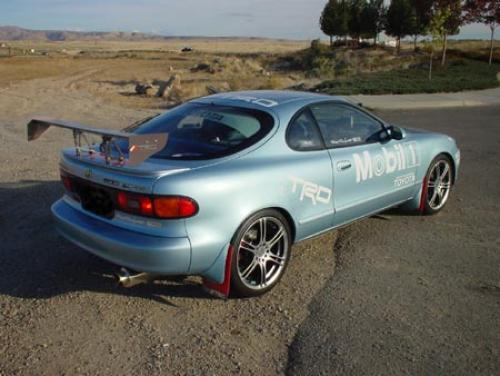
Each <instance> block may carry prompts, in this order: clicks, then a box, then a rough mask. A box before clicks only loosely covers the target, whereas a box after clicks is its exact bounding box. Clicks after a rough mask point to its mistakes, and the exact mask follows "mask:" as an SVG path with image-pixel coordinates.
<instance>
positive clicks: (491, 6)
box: [463, 0, 500, 65]
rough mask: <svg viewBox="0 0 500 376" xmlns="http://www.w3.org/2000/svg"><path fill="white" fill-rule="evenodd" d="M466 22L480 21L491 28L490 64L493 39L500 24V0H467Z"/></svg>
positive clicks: (465, 7) (465, 9)
mask: <svg viewBox="0 0 500 376" xmlns="http://www.w3.org/2000/svg"><path fill="white" fill-rule="evenodd" d="M463 10H464V11H465V16H464V20H465V22H480V23H484V24H486V25H488V26H489V27H490V30H491V39H490V58H489V64H490V65H491V62H492V60H493V39H494V37H495V29H496V27H497V26H498V24H500V1H499V0H490V1H488V0H466V2H465V5H464V9H463Z"/></svg>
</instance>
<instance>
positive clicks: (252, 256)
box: [231, 210, 292, 297]
mask: <svg viewBox="0 0 500 376" xmlns="http://www.w3.org/2000/svg"><path fill="white" fill-rule="evenodd" d="M291 242H292V240H291V236H290V226H289V224H288V221H287V220H286V219H285V217H283V215H282V214H281V213H279V212H278V211H275V210H263V211H261V212H259V213H257V214H254V215H253V216H251V217H250V218H248V219H247V220H246V221H245V222H244V223H243V224H242V225H241V226H240V228H239V230H238V231H237V233H236V234H235V237H234V239H233V249H234V254H233V259H232V261H231V291H232V293H234V295H236V296H240V297H248V296H257V295H262V294H264V293H266V292H267V291H269V290H271V289H272V288H273V287H274V286H275V285H276V284H277V283H278V282H279V280H280V279H281V277H282V276H283V274H284V272H285V269H286V267H287V265H288V260H289V259H290V249H291Z"/></svg>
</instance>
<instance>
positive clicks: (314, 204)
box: [286, 108, 334, 240]
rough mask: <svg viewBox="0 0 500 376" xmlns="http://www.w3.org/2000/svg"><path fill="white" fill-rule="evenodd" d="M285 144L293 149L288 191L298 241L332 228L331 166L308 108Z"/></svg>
mask: <svg viewBox="0 0 500 376" xmlns="http://www.w3.org/2000/svg"><path fill="white" fill-rule="evenodd" d="M286 141H287V144H288V146H289V147H290V148H291V149H292V150H293V152H292V153H291V154H290V156H289V157H287V159H288V162H289V163H288V166H290V167H289V170H288V171H286V174H287V176H288V188H287V190H289V193H290V194H291V196H290V206H291V210H292V215H293V216H294V218H296V220H297V229H296V231H297V234H296V238H297V239H298V240H300V239H304V238H308V237H310V236H313V235H315V234H318V233H320V232H322V231H325V230H327V229H329V228H331V227H332V226H333V212H334V210H333V199H332V182H333V173H332V164H331V159H330V155H329V152H328V151H327V150H326V149H325V146H324V143H323V140H322V137H321V134H320V132H319V129H318V126H317V124H316V122H315V120H314V117H313V116H312V114H311V111H310V110H309V109H308V108H306V109H304V110H301V111H300V112H299V113H297V114H296V115H295V116H294V118H293V119H292V121H291V122H290V124H289V126H288V128H287V132H286Z"/></svg>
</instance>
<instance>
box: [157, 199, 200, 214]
mask: <svg viewBox="0 0 500 376" xmlns="http://www.w3.org/2000/svg"><path fill="white" fill-rule="evenodd" d="M154 208H155V214H156V216H157V217H159V218H187V217H191V216H193V215H195V214H196V212H197V211H198V205H197V204H196V202H195V201H194V200H192V199H190V198H188V197H180V196H167V197H157V198H155V199H154Z"/></svg>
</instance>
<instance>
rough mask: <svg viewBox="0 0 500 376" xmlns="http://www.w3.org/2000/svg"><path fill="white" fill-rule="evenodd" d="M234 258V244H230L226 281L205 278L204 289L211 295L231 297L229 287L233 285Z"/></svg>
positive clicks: (225, 273) (225, 271) (224, 297)
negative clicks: (232, 269)
mask: <svg viewBox="0 0 500 376" xmlns="http://www.w3.org/2000/svg"><path fill="white" fill-rule="evenodd" d="M232 259H233V246H231V245H230V246H229V248H228V249H227V256H226V267H225V269H224V281H223V282H222V283H217V282H214V281H211V280H209V279H206V278H203V289H204V290H205V291H206V292H208V293H209V294H210V295H213V296H216V297H217V298H222V299H227V298H228V297H229V287H230V285H231V260H232Z"/></svg>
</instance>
